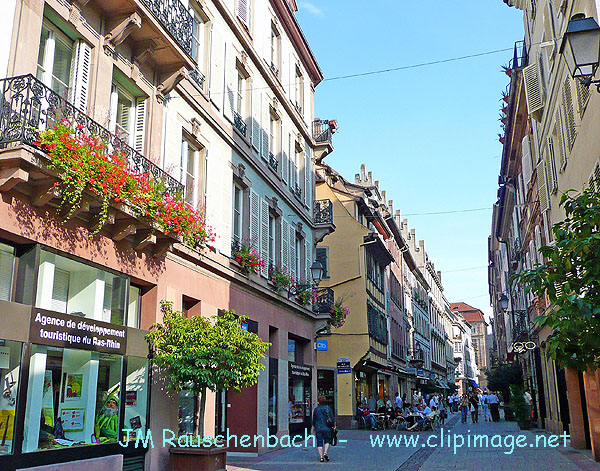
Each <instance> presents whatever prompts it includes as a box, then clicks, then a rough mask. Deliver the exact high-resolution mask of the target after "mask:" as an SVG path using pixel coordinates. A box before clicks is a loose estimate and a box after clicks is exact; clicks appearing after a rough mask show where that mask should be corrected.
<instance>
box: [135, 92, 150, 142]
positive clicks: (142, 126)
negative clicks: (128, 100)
mask: <svg viewBox="0 0 600 471" xmlns="http://www.w3.org/2000/svg"><path fill="white" fill-rule="evenodd" d="M147 102H148V101H147V100H146V99H145V98H138V99H137V100H136V105H135V137H134V141H133V144H134V148H135V150H137V151H138V152H139V153H140V154H143V153H144V141H145V138H146V103H147Z"/></svg>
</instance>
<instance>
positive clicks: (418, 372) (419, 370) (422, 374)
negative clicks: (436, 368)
mask: <svg viewBox="0 0 600 471" xmlns="http://www.w3.org/2000/svg"><path fill="white" fill-rule="evenodd" d="M417 376H425V372H424V371H423V370H422V369H421V368H419V369H418V370H417Z"/></svg>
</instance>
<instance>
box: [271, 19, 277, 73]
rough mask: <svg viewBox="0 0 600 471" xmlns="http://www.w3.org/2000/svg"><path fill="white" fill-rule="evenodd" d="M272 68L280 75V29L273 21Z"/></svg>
mask: <svg viewBox="0 0 600 471" xmlns="http://www.w3.org/2000/svg"><path fill="white" fill-rule="evenodd" d="M271 70H273V72H274V73H275V75H276V76H279V31H277V28H276V27H275V25H274V24H273V23H271Z"/></svg>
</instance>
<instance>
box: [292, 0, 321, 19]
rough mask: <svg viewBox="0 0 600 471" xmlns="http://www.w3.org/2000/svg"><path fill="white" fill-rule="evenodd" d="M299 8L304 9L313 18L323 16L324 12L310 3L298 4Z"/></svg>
mask: <svg viewBox="0 0 600 471" xmlns="http://www.w3.org/2000/svg"><path fill="white" fill-rule="evenodd" d="M298 6H299V7H300V8H306V10H307V11H308V12H309V13H310V14H312V15H314V16H324V15H325V12H324V11H323V10H321V9H320V8H319V7H318V6H316V5H315V4H313V3H310V2H298Z"/></svg>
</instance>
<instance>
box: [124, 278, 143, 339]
mask: <svg viewBox="0 0 600 471" xmlns="http://www.w3.org/2000/svg"><path fill="white" fill-rule="evenodd" d="M141 307H142V290H141V289H140V288H138V287H137V286H133V285H129V305H128V306H127V327H133V328H134V329H139V328H140V317H141Z"/></svg>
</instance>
